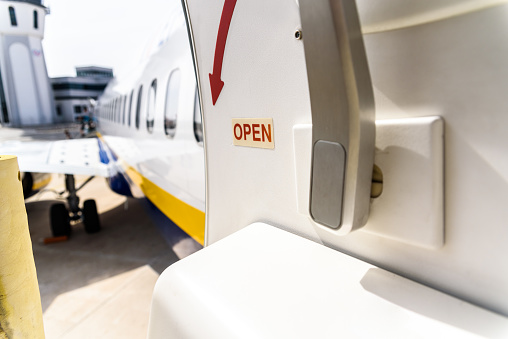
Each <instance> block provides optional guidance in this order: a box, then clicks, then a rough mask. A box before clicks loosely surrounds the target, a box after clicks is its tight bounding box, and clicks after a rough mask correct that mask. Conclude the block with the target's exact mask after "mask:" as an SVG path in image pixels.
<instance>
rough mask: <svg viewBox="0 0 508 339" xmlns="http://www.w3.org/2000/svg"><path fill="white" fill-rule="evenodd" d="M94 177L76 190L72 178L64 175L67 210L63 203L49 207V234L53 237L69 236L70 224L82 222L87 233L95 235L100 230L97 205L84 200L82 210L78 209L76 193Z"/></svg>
mask: <svg viewBox="0 0 508 339" xmlns="http://www.w3.org/2000/svg"><path fill="white" fill-rule="evenodd" d="M93 178H94V177H93V176H92V177H90V178H88V179H87V180H86V181H85V182H84V183H83V184H82V185H81V186H80V187H79V188H77V189H76V182H75V179H74V176H73V175H71V174H66V175H65V191H63V192H61V193H60V194H64V193H65V192H68V196H67V204H68V205H69V209H67V208H66V207H65V204H63V203H57V204H54V205H52V206H51V209H50V211H49V212H50V213H49V214H50V215H49V216H50V222H51V232H52V233H53V236H54V237H60V236H69V235H70V234H71V223H72V224H75V223H78V222H79V221H83V224H84V225H85V231H86V232H87V233H97V232H99V231H100V229H101V225H100V221H99V215H98V213H97V205H96V204H95V200H86V201H85V203H84V204H83V209H81V208H79V197H78V195H77V192H78V191H79V190H80V189H81V188H83V187H84V186H85V185H86V184H88V183H89V182H90V181H91V180H92V179H93Z"/></svg>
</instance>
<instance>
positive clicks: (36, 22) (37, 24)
mask: <svg viewBox="0 0 508 339" xmlns="http://www.w3.org/2000/svg"><path fill="white" fill-rule="evenodd" d="M34 28H35V29H38V28H39V15H38V13H37V11H34Z"/></svg>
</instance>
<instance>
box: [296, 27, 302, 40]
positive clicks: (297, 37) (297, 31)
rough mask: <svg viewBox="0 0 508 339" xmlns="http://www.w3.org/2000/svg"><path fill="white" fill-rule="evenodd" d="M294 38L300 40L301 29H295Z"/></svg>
mask: <svg viewBox="0 0 508 339" xmlns="http://www.w3.org/2000/svg"><path fill="white" fill-rule="evenodd" d="M295 39H296V40H302V31H301V30H299V29H297V30H296V32H295Z"/></svg>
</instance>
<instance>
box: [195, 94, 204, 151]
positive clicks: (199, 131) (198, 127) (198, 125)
mask: <svg viewBox="0 0 508 339" xmlns="http://www.w3.org/2000/svg"><path fill="white" fill-rule="evenodd" d="M194 136H195V137H196V140H197V142H199V143H201V142H203V123H202V121H201V107H200V106H199V93H198V89H197V88H196V94H195V96H194Z"/></svg>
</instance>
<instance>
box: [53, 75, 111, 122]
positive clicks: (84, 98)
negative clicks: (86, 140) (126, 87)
mask: <svg viewBox="0 0 508 339" xmlns="http://www.w3.org/2000/svg"><path fill="white" fill-rule="evenodd" d="M76 75H77V76H76V77H59V78H52V79H51V84H52V87H53V92H54V93H55V103H56V117H57V118H56V121H57V122H73V121H77V120H79V119H80V117H82V116H88V115H90V114H91V113H92V112H93V104H92V103H93V101H94V100H97V99H98V98H99V96H100V95H101V94H102V92H103V91H104V89H105V88H106V86H107V84H108V82H109V81H110V80H111V79H112V78H113V70H112V69H111V68H103V67H95V66H90V67H76Z"/></svg>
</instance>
